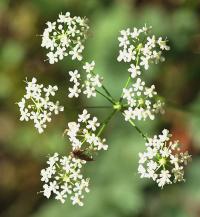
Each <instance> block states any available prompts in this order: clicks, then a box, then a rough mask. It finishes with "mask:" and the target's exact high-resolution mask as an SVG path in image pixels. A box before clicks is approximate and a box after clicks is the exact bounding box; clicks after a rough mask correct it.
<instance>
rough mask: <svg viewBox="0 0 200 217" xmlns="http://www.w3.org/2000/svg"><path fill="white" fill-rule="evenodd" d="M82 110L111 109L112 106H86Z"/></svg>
mask: <svg viewBox="0 0 200 217" xmlns="http://www.w3.org/2000/svg"><path fill="white" fill-rule="evenodd" d="M84 108H87V109H90V108H91V109H92V108H97V109H107V108H113V106H86V107H84Z"/></svg>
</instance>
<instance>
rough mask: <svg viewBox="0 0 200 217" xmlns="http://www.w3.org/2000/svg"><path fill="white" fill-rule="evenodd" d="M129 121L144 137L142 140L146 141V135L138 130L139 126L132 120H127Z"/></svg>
mask: <svg viewBox="0 0 200 217" xmlns="http://www.w3.org/2000/svg"><path fill="white" fill-rule="evenodd" d="M129 123H130V124H131V125H132V126H133V127H134V128H135V129H136V130H137V132H138V133H139V134H140V135H141V136H142V137H143V138H144V140H145V141H146V142H148V138H147V136H146V135H145V134H144V133H143V132H142V131H141V130H140V128H139V127H138V126H137V125H136V124H135V123H134V122H133V121H132V120H129Z"/></svg>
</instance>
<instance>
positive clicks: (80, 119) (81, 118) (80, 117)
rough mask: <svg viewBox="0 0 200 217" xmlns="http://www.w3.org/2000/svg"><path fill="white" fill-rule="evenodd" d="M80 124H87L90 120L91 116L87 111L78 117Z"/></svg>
mask: <svg viewBox="0 0 200 217" xmlns="http://www.w3.org/2000/svg"><path fill="white" fill-rule="evenodd" d="M78 116H79V118H78V122H83V123H84V122H86V121H87V120H88V119H89V118H90V114H88V111H87V110H86V109H84V110H83V113H82V114H80V115H78Z"/></svg>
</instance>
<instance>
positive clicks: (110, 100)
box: [96, 90, 115, 105]
mask: <svg viewBox="0 0 200 217" xmlns="http://www.w3.org/2000/svg"><path fill="white" fill-rule="evenodd" d="M96 92H97V93H99V94H100V95H102V96H103V97H104V98H106V99H107V100H108V101H109V102H111V103H112V104H113V105H114V104H115V102H114V101H113V100H112V99H111V98H110V97H108V96H106V95H105V94H103V93H101V92H100V91H98V90H96Z"/></svg>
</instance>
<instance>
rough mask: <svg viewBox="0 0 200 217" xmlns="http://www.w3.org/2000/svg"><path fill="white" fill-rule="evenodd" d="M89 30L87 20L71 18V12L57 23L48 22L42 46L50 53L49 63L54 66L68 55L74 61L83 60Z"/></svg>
mask: <svg viewBox="0 0 200 217" xmlns="http://www.w3.org/2000/svg"><path fill="white" fill-rule="evenodd" d="M88 29H89V26H88V24H87V19H86V18H81V17H77V16H75V17H71V16H70V13H69V12H67V13H66V14H60V15H59V17H58V19H57V21H55V22H47V28H46V29H45V30H44V32H43V35H42V44H41V46H42V47H45V48H46V49H47V50H48V51H49V52H48V53H47V57H48V60H49V63H50V64H54V63H55V62H58V60H62V59H63V58H64V57H65V56H68V55H71V57H72V60H74V59H77V60H79V61H80V60H82V55H81V54H82V51H83V49H84V45H83V42H84V41H85V39H86V37H87V32H88Z"/></svg>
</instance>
